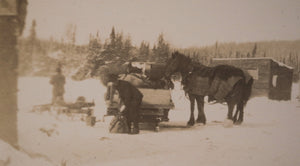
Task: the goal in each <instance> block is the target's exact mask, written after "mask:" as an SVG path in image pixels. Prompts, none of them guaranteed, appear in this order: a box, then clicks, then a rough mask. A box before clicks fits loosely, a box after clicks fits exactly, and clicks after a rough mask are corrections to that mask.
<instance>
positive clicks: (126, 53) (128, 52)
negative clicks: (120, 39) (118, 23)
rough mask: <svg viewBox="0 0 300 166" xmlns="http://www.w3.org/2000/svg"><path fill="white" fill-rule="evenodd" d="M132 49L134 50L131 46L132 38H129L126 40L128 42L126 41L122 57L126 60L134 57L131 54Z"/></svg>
mask: <svg viewBox="0 0 300 166" xmlns="http://www.w3.org/2000/svg"><path fill="white" fill-rule="evenodd" d="M132 49H133V46H132V44H131V38H130V36H128V37H127V38H126V40H125V41H124V47H123V50H122V54H123V55H122V57H123V58H126V59H129V58H131V57H132V53H131V51H132Z"/></svg>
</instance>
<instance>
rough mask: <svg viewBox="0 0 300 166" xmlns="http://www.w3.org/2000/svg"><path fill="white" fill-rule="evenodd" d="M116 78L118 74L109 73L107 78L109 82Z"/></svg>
mask: <svg viewBox="0 0 300 166" xmlns="http://www.w3.org/2000/svg"><path fill="white" fill-rule="evenodd" d="M118 79H119V76H118V75H116V74H109V75H108V80H109V81H110V82H114V81H116V80H118Z"/></svg>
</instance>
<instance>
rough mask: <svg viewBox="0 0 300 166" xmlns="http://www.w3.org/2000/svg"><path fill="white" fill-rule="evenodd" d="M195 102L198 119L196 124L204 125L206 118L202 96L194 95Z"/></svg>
mask: <svg viewBox="0 0 300 166" xmlns="http://www.w3.org/2000/svg"><path fill="white" fill-rule="evenodd" d="M196 101H197V106H198V118H197V121H196V122H197V123H203V124H206V117H205V113H204V96H200V95H196Z"/></svg>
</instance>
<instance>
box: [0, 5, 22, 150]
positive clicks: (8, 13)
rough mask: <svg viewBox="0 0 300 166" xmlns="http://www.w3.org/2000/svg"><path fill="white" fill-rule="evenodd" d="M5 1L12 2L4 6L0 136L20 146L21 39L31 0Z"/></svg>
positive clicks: (0, 19) (0, 29)
mask: <svg viewBox="0 0 300 166" xmlns="http://www.w3.org/2000/svg"><path fill="white" fill-rule="evenodd" d="M1 2H2V1H1ZM5 2H6V3H7V4H9V5H7V6H1V8H0V9H1V10H0V139H2V140H3V141H5V142H7V143H9V144H10V145H12V146H14V147H18V134H17V133H18V132H17V91H18V89H17V88H18V87H17V84H18V74H17V69H18V51H17V38H18V35H19V34H20V33H21V32H22V30H23V27H24V21H25V16H26V12H27V10H26V9H27V0H6V1H5ZM0 5H1V3H0Z"/></svg>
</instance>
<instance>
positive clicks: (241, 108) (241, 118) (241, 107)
mask: <svg viewBox="0 0 300 166" xmlns="http://www.w3.org/2000/svg"><path fill="white" fill-rule="evenodd" d="M237 109H239V118H238V119H237V121H236V122H235V124H241V123H242V122H243V121H244V104H243V102H239V103H238V104H237Z"/></svg>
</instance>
